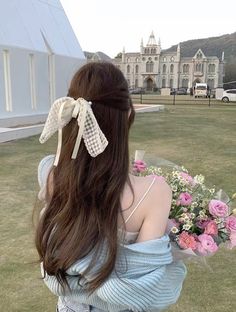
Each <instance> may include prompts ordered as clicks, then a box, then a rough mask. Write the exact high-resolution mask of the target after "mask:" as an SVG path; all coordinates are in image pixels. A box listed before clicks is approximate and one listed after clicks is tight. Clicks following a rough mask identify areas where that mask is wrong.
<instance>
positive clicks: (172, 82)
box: [170, 78, 174, 89]
mask: <svg viewBox="0 0 236 312" xmlns="http://www.w3.org/2000/svg"><path fill="white" fill-rule="evenodd" d="M173 86H174V80H173V78H171V79H170V88H171V89H173Z"/></svg>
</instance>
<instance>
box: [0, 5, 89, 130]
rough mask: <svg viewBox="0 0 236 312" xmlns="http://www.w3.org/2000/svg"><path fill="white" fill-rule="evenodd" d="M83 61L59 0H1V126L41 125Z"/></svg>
mask: <svg viewBox="0 0 236 312" xmlns="http://www.w3.org/2000/svg"><path fill="white" fill-rule="evenodd" d="M85 62H86V60H85V57H84V54H83V51H82V49H81V47H80V44H79V42H78V40H77V39H76V36H75V34H74V32H73V30H72V28H71V25H70V23H69V21H68V19H67V16H66V14H65V12H64V10H63V7H62V5H61V3H60V1H59V0H7V1H6V0H0V126H9V125H12V126H13V125H17V124H24V123H28V122H30V123H32V122H39V121H42V120H44V118H45V115H46V114H47V113H48V110H49V107H50V105H51V103H52V102H53V101H54V100H55V98H57V97H60V96H64V95H66V93H67V89H68V85H69V83H70V80H71V78H72V75H73V73H74V72H75V71H76V70H77V69H78V68H79V67H80V66H81V65H82V64H84V63H85Z"/></svg>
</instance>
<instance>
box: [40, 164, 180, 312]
mask: <svg viewBox="0 0 236 312" xmlns="http://www.w3.org/2000/svg"><path fill="white" fill-rule="evenodd" d="M48 160H49V162H52V159H50V158H48ZM43 165H44V168H46V167H47V166H45V160H44V162H43ZM41 168H42V163H41ZM39 171H40V172H41V170H39ZM39 180H40V178H39ZM44 181H45V180H44ZM40 184H41V183H40ZM41 186H42V185H41ZM92 255H93V254H92V253H91V254H89V255H88V256H87V257H85V258H83V259H81V260H78V261H77V262H75V263H74V264H73V265H72V266H71V267H70V268H69V269H68V270H67V273H68V274H69V277H68V282H69V285H70V288H71V292H69V291H68V293H66V294H63V291H62V288H61V286H60V284H59V283H58V282H57V279H56V278H55V276H49V275H47V274H46V277H45V279H44V282H45V284H46V285H47V287H48V288H49V289H50V290H51V291H52V292H53V293H54V294H55V295H57V296H60V297H61V299H62V301H64V302H68V305H69V303H70V302H73V306H74V305H75V304H76V303H78V305H79V304H81V303H83V304H88V305H92V306H94V307H96V308H99V309H102V310H105V311H112V312H113V311H114V312H116V311H122V310H127V309H130V310H133V311H153V312H154V311H155V312H159V311H161V310H163V309H165V308H167V307H168V306H169V305H171V304H174V303H175V302H176V301H177V300H178V298H179V296H180V292H181V289H182V284H183V281H184V279H185V276H186V267H185V265H184V264H183V262H182V261H173V257H172V253H171V245H170V240H169V236H168V235H167V234H166V235H164V236H162V237H161V238H158V239H154V240H149V241H145V242H141V243H134V244H131V245H123V244H121V243H120V244H119V249H118V256H117V259H116V265H115V268H116V270H114V271H113V272H112V273H111V275H110V276H109V278H108V279H107V280H106V281H105V282H104V283H103V284H102V286H101V287H99V288H98V289H97V290H96V291H95V292H94V293H93V294H92V295H90V296H89V295H88V292H87V291H86V283H87V282H89V281H90V280H91V279H92V278H93V277H94V275H96V272H98V271H99V268H100V267H101V266H102V264H103V263H104V260H105V259H106V256H107V253H106V246H105V244H104V247H103V249H102V250H101V251H100V256H99V258H98V260H97V262H96V264H95V265H94V267H93V269H92V271H91V272H90V273H89V274H87V275H85V276H84V277H83V279H81V280H80V285H78V278H77V277H75V275H78V274H83V272H84V271H85V269H86V268H87V266H88V264H89V262H90V260H91V257H92ZM41 271H42V274H43V273H44V272H43V271H44V270H43V266H42V264H41ZM115 271H116V272H115ZM73 275H74V276H73Z"/></svg>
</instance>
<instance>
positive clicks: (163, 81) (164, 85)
mask: <svg viewBox="0 0 236 312" xmlns="http://www.w3.org/2000/svg"><path fill="white" fill-rule="evenodd" d="M165 87H166V80H165V78H164V79H162V88H165Z"/></svg>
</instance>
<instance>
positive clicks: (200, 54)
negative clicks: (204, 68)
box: [197, 51, 202, 59]
mask: <svg viewBox="0 0 236 312" xmlns="http://www.w3.org/2000/svg"><path fill="white" fill-rule="evenodd" d="M197 58H198V59H201V58H202V53H201V52H200V51H199V52H198V54H197Z"/></svg>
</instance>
